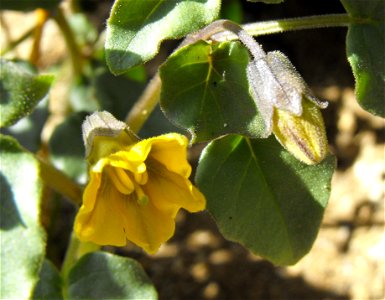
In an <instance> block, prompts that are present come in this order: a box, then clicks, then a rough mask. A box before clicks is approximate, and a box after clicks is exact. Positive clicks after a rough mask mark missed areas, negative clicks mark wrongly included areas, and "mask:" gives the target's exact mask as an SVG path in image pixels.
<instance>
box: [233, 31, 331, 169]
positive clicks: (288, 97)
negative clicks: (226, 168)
mask: <svg viewBox="0 0 385 300" xmlns="http://www.w3.org/2000/svg"><path fill="white" fill-rule="evenodd" d="M230 27H232V26H230ZM234 32H236V34H237V35H238V37H239V39H240V41H241V42H242V43H243V44H244V45H245V46H246V47H247V48H248V49H249V51H250V54H251V55H252V57H253V59H252V60H251V61H250V63H249V64H248V65H247V69H246V73H247V79H248V81H249V85H250V92H251V95H252V97H253V99H254V101H255V104H256V106H257V108H258V111H259V113H260V114H261V116H262V118H263V120H264V123H265V132H264V136H263V137H268V136H269V135H270V134H271V132H273V133H274V135H275V136H276V138H277V139H278V141H279V142H280V143H281V144H282V146H283V147H284V148H286V149H287V150H288V151H289V152H290V153H291V154H293V155H294V156H295V157H296V158H297V159H299V160H301V161H302V162H304V163H306V164H316V163H318V162H320V161H321V160H323V159H324V157H325V156H326V155H327V153H328V143H327V138H326V133H325V126H324V123H323V119H322V115H321V112H320V108H326V107H327V102H322V101H320V100H318V99H317V98H316V97H315V96H314V95H313V93H312V92H311V90H310V88H309V87H308V86H307V84H306V82H305V81H304V80H303V78H302V76H301V75H300V74H299V73H298V72H297V70H296V69H295V67H294V66H293V64H292V63H291V62H290V60H289V59H288V58H287V57H286V56H285V55H284V54H283V53H281V52H279V51H272V52H268V53H265V52H264V51H263V50H262V47H261V46H260V45H259V44H258V43H257V42H256V41H255V40H254V39H253V38H252V37H251V36H249V35H248V33H247V32H246V31H244V30H243V29H241V28H237V27H236V29H235V30H234Z"/></svg>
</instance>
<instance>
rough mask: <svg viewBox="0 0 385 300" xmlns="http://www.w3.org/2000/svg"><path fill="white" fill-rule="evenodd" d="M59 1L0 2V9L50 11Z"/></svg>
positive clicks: (27, 0) (8, 0) (7, 0)
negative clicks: (41, 9)
mask: <svg viewBox="0 0 385 300" xmlns="http://www.w3.org/2000/svg"><path fill="white" fill-rule="evenodd" d="M60 1H61V0H1V1H0V9H1V10H3V9H12V10H21V11H26V10H33V9H36V8H45V9H51V8H54V7H56V6H57V5H58V4H59V3H60Z"/></svg>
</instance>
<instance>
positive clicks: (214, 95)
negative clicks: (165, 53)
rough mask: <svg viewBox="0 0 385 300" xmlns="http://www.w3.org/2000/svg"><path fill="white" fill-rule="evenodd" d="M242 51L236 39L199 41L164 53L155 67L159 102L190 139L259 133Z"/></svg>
mask: <svg viewBox="0 0 385 300" xmlns="http://www.w3.org/2000/svg"><path fill="white" fill-rule="evenodd" d="M248 62H249V54H248V52H247V50H246V49H245V48H244V47H243V46H242V45H241V44H240V43H239V42H225V43H220V44H209V43H207V42H204V41H200V42H198V43H196V44H193V45H191V46H187V47H184V48H182V49H180V50H179V51H177V52H175V53H174V54H173V55H171V56H170V57H169V59H168V60H167V61H166V63H165V64H163V66H162V67H161V68H160V77H161V79H162V90H161V95H160V104H161V108H162V110H163V112H164V113H165V115H166V117H167V118H168V119H170V121H171V122H173V123H174V124H175V125H177V126H180V127H182V128H184V129H186V130H188V131H189V132H190V133H191V134H192V136H193V141H194V142H200V141H205V140H210V139H213V138H216V137H218V136H221V135H224V134H229V133H238V134H244V135H247V136H251V137H260V136H262V135H263V133H264V123H263V120H262V118H261V116H260V114H259V112H258V109H257V106H256V104H255V102H254V100H253V99H252V97H251V95H250V93H249V86H248V83H247V78H246V66H247V64H248Z"/></svg>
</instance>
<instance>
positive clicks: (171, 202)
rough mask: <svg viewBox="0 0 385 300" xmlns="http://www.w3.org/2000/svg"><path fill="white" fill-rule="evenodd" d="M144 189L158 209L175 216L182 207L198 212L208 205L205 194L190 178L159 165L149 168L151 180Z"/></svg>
mask: <svg viewBox="0 0 385 300" xmlns="http://www.w3.org/2000/svg"><path fill="white" fill-rule="evenodd" d="M144 190H145V192H146V193H147V195H148V196H149V197H150V199H151V202H152V203H153V204H154V205H155V206H156V207H157V208H158V209H160V210H162V211H164V212H167V213H169V214H170V215H171V216H173V217H175V216H176V214H177V212H178V210H179V209H180V208H184V209H186V210H188V211H189V212H197V211H201V210H203V209H205V206H206V200H205V198H204V196H203V195H202V194H201V193H200V192H199V190H198V189H197V188H195V187H194V186H193V185H192V183H191V182H190V181H189V180H188V179H185V178H183V177H182V176H180V175H177V174H175V173H173V172H170V171H168V170H167V169H166V168H165V167H162V166H159V165H158V166H157V167H156V168H151V169H150V170H149V180H148V182H147V184H146V185H145V186H144Z"/></svg>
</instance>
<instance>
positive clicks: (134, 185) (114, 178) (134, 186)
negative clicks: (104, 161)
mask: <svg viewBox="0 0 385 300" xmlns="http://www.w3.org/2000/svg"><path fill="white" fill-rule="evenodd" d="M105 171H106V175H107V176H108V177H109V179H110V180H111V182H112V184H113V185H114V187H115V188H116V189H117V190H118V191H119V192H120V193H122V194H124V195H132V196H133V198H134V199H135V200H136V201H137V202H138V204H140V205H146V204H147V203H148V201H149V198H148V196H147V195H146V194H145V193H144V191H143V189H142V185H144V184H145V183H146V182H147V180H148V175H147V172H144V173H139V174H137V173H134V174H133V175H134V176H132V175H131V174H129V173H128V171H127V170H125V169H122V168H114V167H106V168H105Z"/></svg>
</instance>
